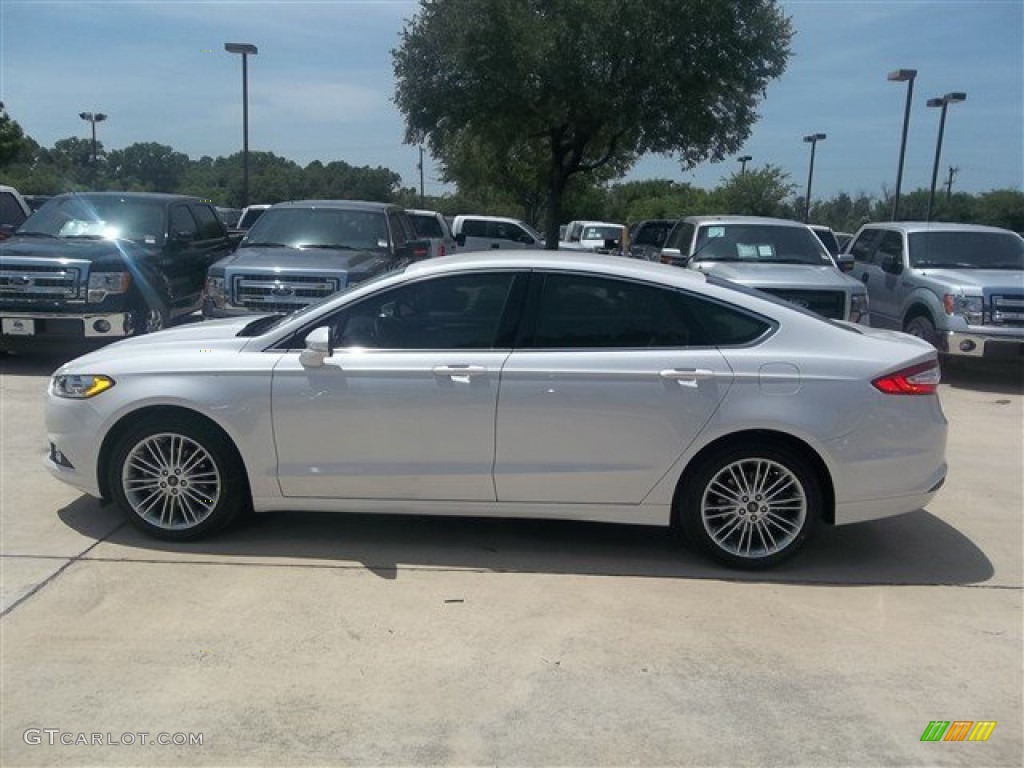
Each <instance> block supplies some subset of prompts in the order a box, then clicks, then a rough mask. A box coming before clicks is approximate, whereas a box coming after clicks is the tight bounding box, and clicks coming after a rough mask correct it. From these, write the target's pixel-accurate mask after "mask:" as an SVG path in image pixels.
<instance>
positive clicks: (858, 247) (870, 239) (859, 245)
mask: <svg viewBox="0 0 1024 768" xmlns="http://www.w3.org/2000/svg"><path fill="white" fill-rule="evenodd" d="M881 234H882V230H880V229H865V230H863V231H862V232H861V233H860V236H859V237H858V238H857V239H856V240H854V241H853V245H851V246H850V254H851V255H852V256H853V260H854V261H860V262H863V263H867V264H870V263H871V262H872V261H874V255H875V244H876V243H877V242H878V238H879V236H880V235H881Z"/></svg>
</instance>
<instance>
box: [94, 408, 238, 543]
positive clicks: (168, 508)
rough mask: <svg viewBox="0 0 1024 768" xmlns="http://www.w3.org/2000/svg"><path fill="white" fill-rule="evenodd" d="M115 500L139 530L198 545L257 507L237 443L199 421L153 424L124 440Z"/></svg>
mask: <svg viewBox="0 0 1024 768" xmlns="http://www.w3.org/2000/svg"><path fill="white" fill-rule="evenodd" d="M105 471H106V473H107V483H108V487H109V488H110V495H111V497H112V499H113V501H114V503H115V504H117V506H118V507H120V509H121V511H122V512H124V513H125V515H127V517H128V520H129V521H130V522H131V523H132V524H133V525H134V526H136V527H137V528H139V529H140V530H142V531H144V532H145V533H147V534H149V535H150V536H153V537H155V538H158V539H165V540H169V541H190V540H193V539H198V538H202V537H203V536H207V535H209V534H211V533H214V532H215V531H218V530H220V529H221V528H223V527H224V526H226V525H227V524H228V523H230V522H231V521H232V520H233V519H234V518H235V517H236V516H237V515H238V513H239V512H240V511H242V510H243V509H245V508H247V507H248V506H249V502H250V498H251V496H250V493H249V485H248V482H247V479H246V476H245V468H244V466H243V464H242V461H241V459H240V458H239V456H238V453H237V451H236V450H235V448H234V446H233V445H232V443H231V441H230V440H228V439H227V437H225V436H224V434H223V433H221V432H220V431H219V430H217V429H215V428H214V427H212V426H210V425H209V424H206V423H203V422H202V421H199V420H196V419H188V418H187V417H186V418H180V417H179V418H168V417H163V418H157V419H148V420H145V421H142V422H140V423H139V424H137V425H135V426H133V427H132V428H131V429H129V430H128V431H127V432H126V433H125V434H123V435H122V436H121V437H120V438H119V439H118V441H117V444H116V445H115V446H114V449H113V451H111V454H110V461H109V463H108V464H107V467H106V469H105Z"/></svg>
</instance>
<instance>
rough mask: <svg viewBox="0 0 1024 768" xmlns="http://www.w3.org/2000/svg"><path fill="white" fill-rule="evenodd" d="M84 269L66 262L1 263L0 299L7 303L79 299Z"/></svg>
mask: <svg viewBox="0 0 1024 768" xmlns="http://www.w3.org/2000/svg"><path fill="white" fill-rule="evenodd" d="M81 278H82V271H81V270H80V269H79V268H78V267H69V266H63V265H60V266H58V265H54V266H42V265H24V266H17V265H12V264H7V263H3V264H0V299H3V300H4V301H7V302H12V303H16V302H25V303H29V302H40V301H67V300H69V299H77V298H80V295H81Z"/></svg>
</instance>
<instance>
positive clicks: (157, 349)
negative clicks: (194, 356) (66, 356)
mask: <svg viewBox="0 0 1024 768" xmlns="http://www.w3.org/2000/svg"><path fill="white" fill-rule="evenodd" d="M259 317H261V316H260V315H246V316H244V317H232V318H228V319H226V320H206V321H203V322H198V323H190V324H189V325H181V326H178V327H176V328H168V329H166V330H163V331H158V332H157V333H150V334H146V335H145V336H135V337H132V338H129V339H124V340H122V341H116V342H114V343H113V344H108V345H107V346H105V347H103V348H102V349H98V350H96V351H95V352H90V353H89V354H87V355H82V356H81V357H78V358H75V359H74V360H72V361H71V362H69V363H65V364H64V365H63V366H61V369H60V370H61V371H63V370H64V369H65V368H68V367H69V366H70V367H73V368H74V369H75V370H82V369H83V368H85V367H90V366H96V365H102V364H104V363H106V362H108V361H115V360H123V359H125V358H136V359H137V358H141V357H146V358H152V357H154V356H160V357H162V356H168V355H176V354H182V353H186V352H197V351H199V350H211V351H212V350H221V351H225V352H237V351H239V350H241V349H242V348H243V347H244V346H245V345H246V344H247V343H248V342H249V341H251V340H252V339H251V337H248V336H239V335H238V333H239V331H241V330H242V329H243V328H245V326H247V325H248V324H249V323H251V322H252V321H253V320H256V319H258V318H259Z"/></svg>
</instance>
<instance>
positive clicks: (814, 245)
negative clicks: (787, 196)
mask: <svg viewBox="0 0 1024 768" xmlns="http://www.w3.org/2000/svg"><path fill="white" fill-rule="evenodd" d="M693 260H694V261H741V262H750V263H754V264H814V265H815V266H822V265H831V264H832V260H831V259H830V258H829V256H828V253H827V252H826V251H825V247H824V246H823V245H822V244H821V241H820V240H818V238H817V237H815V236H814V233H812V232H811V230H809V229H808V228H807V227H804V226H801V225H799V224H794V225H793V226H785V225H778V224H713V225H706V226H703V227H701V228H700V229H699V230H698V232H697V248H696V250H695V251H694V257H693Z"/></svg>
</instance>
